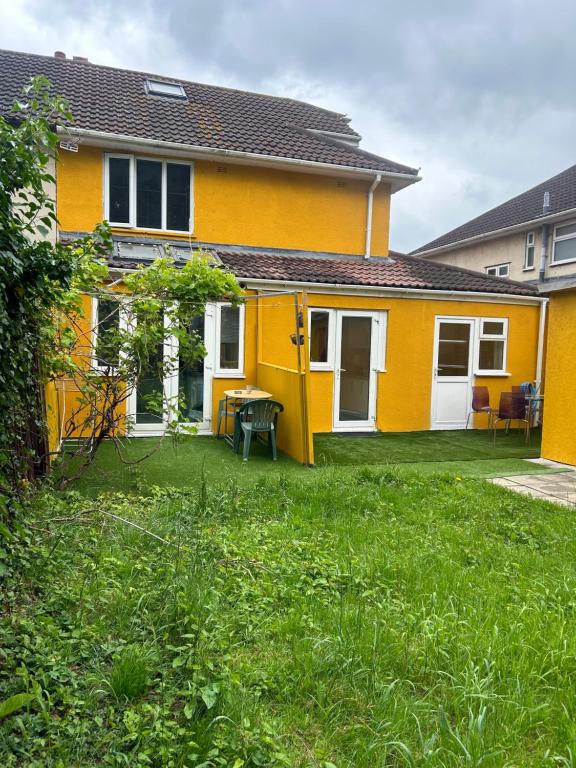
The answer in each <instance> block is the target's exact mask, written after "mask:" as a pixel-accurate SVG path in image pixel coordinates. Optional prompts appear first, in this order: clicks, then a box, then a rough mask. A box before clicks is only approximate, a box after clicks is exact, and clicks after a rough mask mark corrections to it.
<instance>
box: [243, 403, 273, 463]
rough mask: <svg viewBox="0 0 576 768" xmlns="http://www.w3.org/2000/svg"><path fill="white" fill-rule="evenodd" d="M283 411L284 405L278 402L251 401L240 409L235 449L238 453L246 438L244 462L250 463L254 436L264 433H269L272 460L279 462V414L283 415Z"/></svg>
mask: <svg viewBox="0 0 576 768" xmlns="http://www.w3.org/2000/svg"><path fill="white" fill-rule="evenodd" d="M283 410H284V406H283V405H282V403H279V402H278V401H276V400H249V401H248V402H247V403H244V405H242V406H241V407H240V408H239V410H238V412H237V415H236V425H235V429H234V438H235V439H234V444H235V445H234V447H235V450H236V452H238V450H239V448H240V441H241V439H242V438H244V451H243V453H242V459H243V460H244V461H248V455H249V454H250V443H251V441H252V435H253V434H255V433H256V434H260V433H263V432H267V433H268V435H269V439H268V442H269V443H270V448H271V449H272V458H273V459H274V461H276V460H277V458H278V457H277V453H276V432H277V431H278V430H277V423H278V414H279V413H282V411H283Z"/></svg>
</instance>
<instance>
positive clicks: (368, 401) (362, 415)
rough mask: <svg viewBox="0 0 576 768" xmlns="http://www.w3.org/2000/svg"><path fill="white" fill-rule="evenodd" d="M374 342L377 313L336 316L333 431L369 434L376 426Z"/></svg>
mask: <svg viewBox="0 0 576 768" xmlns="http://www.w3.org/2000/svg"><path fill="white" fill-rule="evenodd" d="M378 338H379V334H378V313H377V312H352V311H344V310H339V311H337V312H336V360H335V368H334V429H335V430H339V431H346V430H349V431H362V430H373V429H374V428H375V426H376V360H377V344H378Z"/></svg>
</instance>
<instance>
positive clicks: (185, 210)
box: [105, 155, 192, 232]
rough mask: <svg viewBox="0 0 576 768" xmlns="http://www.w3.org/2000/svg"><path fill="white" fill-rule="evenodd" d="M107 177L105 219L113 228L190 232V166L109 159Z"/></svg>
mask: <svg viewBox="0 0 576 768" xmlns="http://www.w3.org/2000/svg"><path fill="white" fill-rule="evenodd" d="M105 174H106V179H105V196H106V205H105V208H106V210H105V216H106V218H107V220H108V221H109V222H110V223H111V224H116V225H122V226H127V227H133V226H136V227H142V228H145V229H159V230H168V231H171V232H189V231H191V228H192V221H191V194H190V187H191V178H192V166H191V165H190V164H189V163H175V162H174V163H173V162H168V161H166V160H148V159H142V158H134V157H132V156H129V155H108V156H107V157H106V166H105Z"/></svg>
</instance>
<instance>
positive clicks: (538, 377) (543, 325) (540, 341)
mask: <svg viewBox="0 0 576 768" xmlns="http://www.w3.org/2000/svg"><path fill="white" fill-rule="evenodd" d="M547 306H548V299H544V300H543V301H542V303H541V304H540V324H539V326H538V351H537V353H536V387H537V388H538V390H540V386H541V384H542V362H543V357H544V333H545V331H546V308H547Z"/></svg>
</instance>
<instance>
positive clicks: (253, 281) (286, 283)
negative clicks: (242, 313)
mask: <svg viewBox="0 0 576 768" xmlns="http://www.w3.org/2000/svg"><path fill="white" fill-rule="evenodd" d="M236 279H237V280H238V282H239V283H243V284H245V286H246V288H248V289H257V288H259V287H265V288H270V287H271V286H275V285H276V286H279V287H281V288H284V289H285V290H288V289H289V288H299V289H302V288H309V289H310V290H313V291H315V292H316V293H335V292H339V293H347V294H354V293H356V294H358V293H363V294H365V295H366V294H369V295H373V296H378V297H383V296H391V297H394V296H404V297H406V298H420V297H431V298H437V299H443V298H450V299H462V300H468V301H473V300H474V299H478V300H487V301H490V300H492V301H494V302H498V303H509V304H510V303H513V304H541V303H542V302H544V301H547V299H544V298H543V297H541V296H538V295H533V296H523V295H522V294H514V293H489V292H487V291H453V290H450V291H441V290H434V289H430V288H395V287H392V286H390V287H386V286H377V285H348V284H340V283H312V282H306V281H303V280H267V279H258V278H251V277H241V276H240V275H237V276H236Z"/></svg>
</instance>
